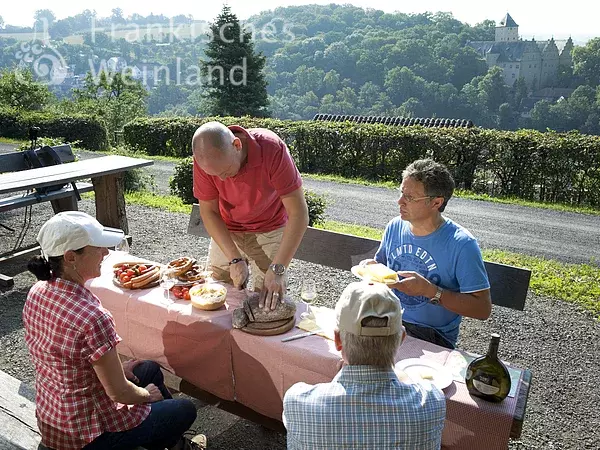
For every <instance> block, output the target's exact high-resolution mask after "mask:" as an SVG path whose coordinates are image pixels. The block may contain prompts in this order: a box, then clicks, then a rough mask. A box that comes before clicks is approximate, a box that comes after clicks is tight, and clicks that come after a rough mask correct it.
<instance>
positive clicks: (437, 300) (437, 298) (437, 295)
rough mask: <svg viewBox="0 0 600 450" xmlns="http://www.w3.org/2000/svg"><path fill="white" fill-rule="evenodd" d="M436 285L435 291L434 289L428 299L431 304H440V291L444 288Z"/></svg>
mask: <svg viewBox="0 0 600 450" xmlns="http://www.w3.org/2000/svg"><path fill="white" fill-rule="evenodd" d="M436 287H437V291H435V295H434V296H433V297H431V298H430V299H429V303H431V304H432V305H439V304H440V298H442V292H444V290H443V289H442V288H441V287H439V286H436Z"/></svg>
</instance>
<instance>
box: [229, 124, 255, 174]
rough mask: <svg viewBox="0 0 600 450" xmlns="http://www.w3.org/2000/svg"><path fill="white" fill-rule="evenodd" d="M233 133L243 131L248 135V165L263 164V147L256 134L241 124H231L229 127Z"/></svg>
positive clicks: (242, 132)
mask: <svg viewBox="0 0 600 450" xmlns="http://www.w3.org/2000/svg"><path fill="white" fill-rule="evenodd" d="M228 128H229V129H230V130H231V132H232V133H234V134H235V133H241V134H243V135H244V136H246V143H247V145H248V162H247V163H246V165H247V166H248V167H258V166H260V165H261V164H262V148H261V146H260V144H259V143H258V142H256V139H255V138H254V136H252V135H251V134H250V133H248V130H246V129H245V128H242V127H240V126H239V125H230V126H229V127H228Z"/></svg>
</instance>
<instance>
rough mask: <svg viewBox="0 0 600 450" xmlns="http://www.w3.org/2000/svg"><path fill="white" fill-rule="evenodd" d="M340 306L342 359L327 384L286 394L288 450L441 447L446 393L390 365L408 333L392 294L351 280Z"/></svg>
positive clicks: (298, 386) (337, 336) (297, 388)
mask: <svg viewBox="0 0 600 450" xmlns="http://www.w3.org/2000/svg"><path fill="white" fill-rule="evenodd" d="M335 312H336V328H337V329H336V330H335V346H336V348H337V350H338V351H340V352H341V353H342V358H343V360H344V363H345V365H344V367H342V369H341V370H340V372H339V373H338V374H337V375H336V376H335V377H334V379H333V380H332V381H331V382H330V383H322V384H317V385H309V384H306V383H296V384H295V385H293V386H292V387H291V388H290V389H289V390H288V391H287V392H286V393H285V397H284V400H283V422H284V424H285V427H286V428H287V448H288V449H289V450H296V449H298V450H300V449H307V448H310V449H312V450H315V449H336V448H340V449H341V448H365V449H378V450H379V449H392V448H393V449H415V450H416V449H418V450H428V449H432V450H433V449H439V448H440V446H441V439H442V429H443V428H444V419H445V415H446V402H445V398H444V394H443V393H442V392H441V391H440V390H438V389H437V388H436V387H434V386H433V385H431V384H429V383H427V384H425V385H419V384H414V383H412V382H411V381H410V380H409V379H408V378H403V379H402V380H400V379H398V376H397V375H396V373H395V372H394V369H393V365H394V356H395V354H396V351H397V349H398V347H399V346H400V344H401V342H402V340H403V338H404V328H403V326H402V309H401V306H400V302H399V301H398V299H397V298H396V296H395V295H394V294H393V292H392V291H391V290H389V289H388V288H387V287H386V286H385V285H383V284H379V283H375V284H368V283H366V282H358V283H351V284H350V285H348V286H347V287H346V289H345V290H344V292H343V293H342V295H341V297H340V299H339V300H338V302H337V304H336V307H335Z"/></svg>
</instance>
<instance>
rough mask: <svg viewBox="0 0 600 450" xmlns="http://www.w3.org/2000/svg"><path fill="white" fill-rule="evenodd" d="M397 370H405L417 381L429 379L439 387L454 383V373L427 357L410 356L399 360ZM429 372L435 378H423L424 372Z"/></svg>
mask: <svg viewBox="0 0 600 450" xmlns="http://www.w3.org/2000/svg"><path fill="white" fill-rule="evenodd" d="M394 369H395V370H396V371H403V372H404V373H405V374H407V375H408V376H409V377H410V378H411V379H412V380H414V381H416V382H417V383H421V382H423V381H428V382H430V383H431V384H433V385H434V386H436V387H437V388H438V389H445V388H447V387H448V386H450V385H451V384H452V373H450V371H449V370H448V369H446V368H445V367H444V366H442V365H440V364H438V363H436V362H433V361H428V360H426V359H420V358H410V359H403V360H402V361H398V362H397V363H396V365H395V366H394ZM425 373H427V374H429V375H431V376H432V377H433V379H428V378H423V376H422V375H423V374H425Z"/></svg>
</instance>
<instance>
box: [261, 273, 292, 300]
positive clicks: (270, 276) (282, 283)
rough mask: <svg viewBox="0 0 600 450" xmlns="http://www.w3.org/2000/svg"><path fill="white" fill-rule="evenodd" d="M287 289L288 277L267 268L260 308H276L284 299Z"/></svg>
mask: <svg viewBox="0 0 600 450" xmlns="http://www.w3.org/2000/svg"><path fill="white" fill-rule="evenodd" d="M286 289H287V278H286V276H285V274H284V275H275V274H274V273H273V271H272V270H271V269H269V270H267V273H266V275H265V281H264V284H263V288H262V291H261V293H260V297H259V299H258V306H259V307H260V308H262V307H265V308H271V309H275V307H276V306H277V303H278V302H280V301H283V295H284V294H285V292H286Z"/></svg>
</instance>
